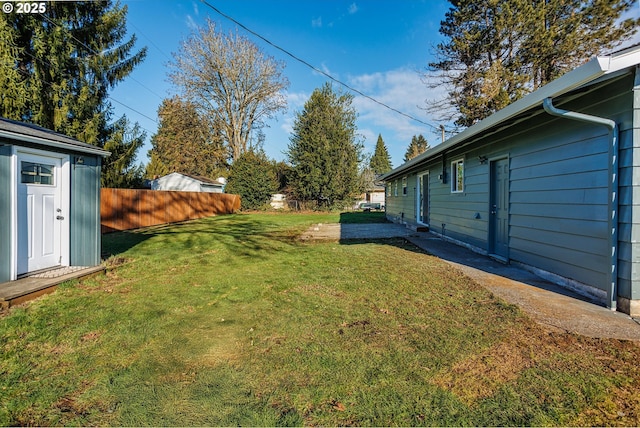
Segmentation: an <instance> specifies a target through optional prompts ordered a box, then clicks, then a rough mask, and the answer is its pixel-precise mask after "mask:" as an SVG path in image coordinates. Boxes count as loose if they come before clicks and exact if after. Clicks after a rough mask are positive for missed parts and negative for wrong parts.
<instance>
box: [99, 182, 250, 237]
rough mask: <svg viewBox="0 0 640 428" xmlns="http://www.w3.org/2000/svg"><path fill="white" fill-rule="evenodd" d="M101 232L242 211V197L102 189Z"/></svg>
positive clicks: (222, 194) (204, 193) (219, 194)
mask: <svg viewBox="0 0 640 428" xmlns="http://www.w3.org/2000/svg"><path fill="white" fill-rule="evenodd" d="M100 196H101V204H100V205H101V206H100V218H101V225H102V233H109V232H114V231H116V230H129V229H138V228H141V227H147V226H154V225H157V224H165V223H177V222H180V221H185V220H193V219H197V218H202V217H210V216H213V215H218V214H231V213H233V212H235V211H237V210H239V209H240V196H238V195H230V194H227V193H206V192H174V191H162V190H132V189H102V190H101V195H100Z"/></svg>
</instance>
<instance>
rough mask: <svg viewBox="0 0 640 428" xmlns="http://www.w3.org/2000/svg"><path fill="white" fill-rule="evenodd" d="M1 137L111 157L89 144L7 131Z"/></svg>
mask: <svg viewBox="0 0 640 428" xmlns="http://www.w3.org/2000/svg"><path fill="white" fill-rule="evenodd" d="M0 137H5V138H8V139H11V140H18V141H22V142H25V143H32V144H43V145H46V146H49V147H56V148H58V149H65V150H71V151H74V152H81V153H89V154H93V155H100V156H102V157H107V156H110V155H111V152H108V151H106V150H103V149H101V148H99V147H94V146H90V145H88V144H86V145H84V144H83V145H78V144H73V143H65V142H63V141H56V140H51V139H48V138H41V137H34V136H32V135H24V134H19V133H17V132H11V131H5V130H0Z"/></svg>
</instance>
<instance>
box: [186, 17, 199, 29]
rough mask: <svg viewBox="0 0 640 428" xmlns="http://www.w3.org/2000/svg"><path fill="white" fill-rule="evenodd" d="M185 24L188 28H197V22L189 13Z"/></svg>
mask: <svg viewBox="0 0 640 428" xmlns="http://www.w3.org/2000/svg"><path fill="white" fill-rule="evenodd" d="M186 24H187V27H188V28H189V29H190V30H197V29H198V23H197V22H196V21H195V19H193V17H192V16H191V15H187V17H186Z"/></svg>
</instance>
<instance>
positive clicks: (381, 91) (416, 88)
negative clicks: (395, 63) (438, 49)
mask: <svg viewBox="0 0 640 428" xmlns="http://www.w3.org/2000/svg"><path fill="white" fill-rule="evenodd" d="M349 84H350V85H352V86H353V87H354V88H356V89H358V90H359V91H361V92H363V93H364V94H366V95H368V96H370V97H371V98H374V99H375V100H377V101H379V103H382V104H385V105H386V106H389V107H391V108H393V109H395V110H398V111H400V112H402V113H405V114H406V115H409V116H411V117H414V118H416V119H419V120H420V121H422V122H425V123H427V124H430V125H431V126H429V125H427V124H423V123H420V122H418V121H415V120H412V119H411V118H409V117H407V116H405V115H402V114H400V113H398V112H396V111H394V110H392V109H390V108H387V107H385V106H384V105H382V104H379V103H376V102H374V101H372V100H370V99H369V98H366V97H363V96H361V95H356V96H355V98H354V106H355V107H356V109H357V110H358V112H359V114H360V116H359V121H360V122H363V123H365V124H366V127H367V128H370V129H372V130H373V132H372V134H373V135H375V137H376V138H377V136H378V134H379V133H382V134H383V135H382V137H383V139H384V140H385V142H388V141H389V140H391V139H393V140H397V144H400V145H402V146H406V145H408V144H409V142H410V141H411V137H413V136H414V135H417V134H422V135H424V136H425V138H427V140H433V138H432V134H433V132H434V127H437V124H436V123H435V121H434V120H433V119H432V118H430V117H428V116H427V113H426V112H425V110H424V106H425V100H426V99H427V98H429V97H430V94H429V91H428V88H427V87H426V85H425V84H424V83H423V82H422V80H421V78H420V75H419V74H418V73H417V72H416V71H413V70H408V69H397V70H391V71H386V72H379V73H372V74H363V75H360V76H355V77H352V78H351V79H350V80H349ZM375 129H380V131H378V132H376V131H375ZM385 132H387V133H388V132H391V133H392V134H394V135H389V136H387V137H386V138H385V135H384V134H385ZM430 137H431V138H430ZM374 143H375V141H374ZM432 144H433V143H432Z"/></svg>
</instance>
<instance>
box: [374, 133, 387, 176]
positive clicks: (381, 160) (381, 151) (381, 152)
mask: <svg viewBox="0 0 640 428" xmlns="http://www.w3.org/2000/svg"><path fill="white" fill-rule="evenodd" d="M369 168H371V170H372V171H373V172H374V174H384V173H385V172H389V171H391V170H392V169H393V168H392V166H391V156H389V152H388V151H387V146H385V144H384V140H383V139H382V135H380V134H378V141H377V142H376V149H375V151H374V153H373V156H372V157H371V161H370V162H369Z"/></svg>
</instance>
